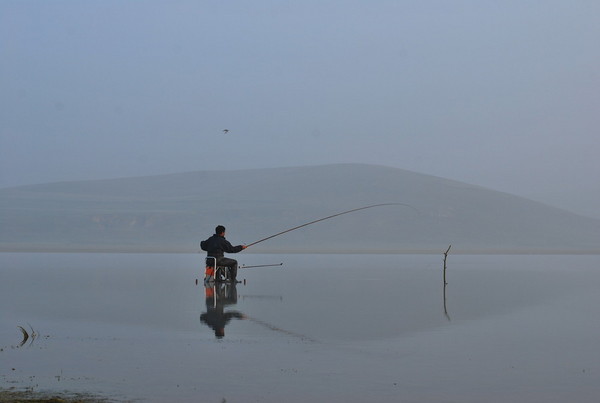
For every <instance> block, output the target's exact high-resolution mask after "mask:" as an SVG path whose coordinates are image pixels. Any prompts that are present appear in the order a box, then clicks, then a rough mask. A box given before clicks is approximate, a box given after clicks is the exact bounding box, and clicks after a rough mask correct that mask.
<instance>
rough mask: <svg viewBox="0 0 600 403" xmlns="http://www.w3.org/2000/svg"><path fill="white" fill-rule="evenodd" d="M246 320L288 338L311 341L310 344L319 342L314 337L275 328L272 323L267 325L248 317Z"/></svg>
mask: <svg viewBox="0 0 600 403" xmlns="http://www.w3.org/2000/svg"><path fill="white" fill-rule="evenodd" d="M244 319H248V320H250V321H251V322H254V323H257V324H259V325H261V326H264V327H266V328H267V329H270V330H273V331H275V332H279V333H283V334H287V335H288V336H293V337H298V338H299V339H301V340H304V341H310V342H313V343H316V342H317V341H316V340H315V339H313V338H312V337H308V336H305V335H303V334H298V333H294V332H290V331H289V330H285V329H282V328H280V327H277V326H274V325H272V324H270V323H267V322H265V321H264V320H260V319H256V318H253V317H251V316H248V315H244Z"/></svg>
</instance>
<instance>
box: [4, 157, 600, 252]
mask: <svg viewBox="0 0 600 403" xmlns="http://www.w3.org/2000/svg"><path fill="white" fill-rule="evenodd" d="M379 203H404V204H408V205H410V206H413V207H414V208H410V207H406V206H382V207H377V208H372V209H367V210H362V211H358V212H355V213H352V214H347V215H343V216H340V217H336V218H332V219H331V220H326V221H323V222H320V223H317V224H314V225H311V226H307V227H304V228H302V229H299V230H297V231H293V232H290V233H287V234H284V235H281V236H278V237H275V238H273V239H270V240H268V241H265V242H262V243H259V244H257V245H255V246H252V247H251V248H249V249H248V250H247V252H245V253H248V252H256V253H267V252H391V253H400V252H426V251H436V252H442V251H444V250H445V249H446V248H447V247H448V245H450V244H452V251H453V252H454V253H456V252H461V251H462V252H553V253H561V252H568V253H577V252H598V251H600V247H599V245H600V220H596V219H593V218H587V217H582V216H579V215H576V214H573V213H570V212H568V211H565V210H561V209H558V208H554V207H551V206H548V205H545V204H542V203H538V202H534V201H531V200H528V199H524V198H521V197H517V196H514V195H510V194H507V193H502V192H497V191H493V190H490V189H486V188H482V187H478V186H472V185H468V184H465V183H461V182H457V181H452V180H447V179H443V178H439V177H434V176H429V175H423V174H418V173H414V172H410V171H406V170H402V169H396V168H389V167H384V166H373V165H361V164H336V165H323V166H310V167H293V168H277V169H255V170H244V171H201V172H189V173H181V174H172V175H161V176H151V177H139V178H124V179H111V180H98V181H81V182H60V183H49V184H43V185H34V186H23V187H17V188H7V189H0V250H3V251H11V250H12V251H15V250H23V251H128V252H135V251H163V252H196V251H198V249H199V247H198V243H199V241H200V240H201V239H204V238H207V237H208V236H209V235H211V234H212V233H213V230H214V227H215V226H216V225H217V224H223V225H225V226H226V227H227V228H228V231H227V238H228V239H229V240H230V241H231V242H232V243H234V244H239V243H251V242H254V241H256V240H259V239H261V238H264V237H267V236H269V235H272V234H275V233H277V232H280V231H283V230H285V229H287V228H291V227H294V226H297V225H300V224H303V223H305V222H309V221H312V220H315V219H318V218H321V217H325V216H328V215H331V214H335V213H338V212H341V211H344V210H349V209H353V208H357V207H361V206H366V205H371V204H379Z"/></svg>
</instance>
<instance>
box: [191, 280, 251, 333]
mask: <svg viewBox="0 0 600 403" xmlns="http://www.w3.org/2000/svg"><path fill="white" fill-rule="evenodd" d="M205 291H206V312H205V313H203V314H202V315H200V322H202V323H205V324H206V325H208V326H209V327H210V328H212V329H213V330H214V331H215V337H216V338H217V339H222V338H223V337H224V336H225V326H226V325H227V324H228V323H229V321H230V320H231V319H232V318H236V319H244V315H243V314H242V313H240V312H238V311H227V312H225V311H224V308H225V306H227V305H235V304H236V303H237V289H236V286H235V283H231V284H230V283H226V284H219V285H217V286H215V287H208V286H206V287H205ZM215 292H216V293H215Z"/></svg>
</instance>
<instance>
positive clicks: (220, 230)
mask: <svg viewBox="0 0 600 403" xmlns="http://www.w3.org/2000/svg"><path fill="white" fill-rule="evenodd" d="M224 233H225V227H224V226H222V225H217V228H215V234H217V235H223V234H224Z"/></svg>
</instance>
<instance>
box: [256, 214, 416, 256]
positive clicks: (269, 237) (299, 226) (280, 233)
mask: <svg viewBox="0 0 600 403" xmlns="http://www.w3.org/2000/svg"><path fill="white" fill-rule="evenodd" d="M382 206H405V207H409V208H411V209H413V210H415V211H416V212H419V210H417V209H416V208H415V207H413V206H411V205H410V204H405V203H381V204H371V205H370V206H364V207H358V208H354V209H352V210H347V211H342V212H341V213H337V214H333V215H330V216H327V217H323V218H319V219H318V220H314V221H311V222H307V223H306V224H302V225H298V226H296V227H293V228H290V229H286V230H285V231H281V232H278V233H277V234H274V235H271V236H268V237H266V238H263V239H259V240H258V241H255V242H252V243H251V244H248V245H246V248H249V247H250V246H252V245H256V244H257V243H260V242H263V241H266V240H268V239H271V238H275V237H276V236H279V235H283V234H286V233H288V232H291V231H294V230H297V229H299V228H302V227H306V226H307V225H311V224H315V223H318V222H320V221H325V220H328V219H330V218H334V217H338V216H341V215H343V214H349V213H353V212H355V211H359V210H366V209H369V208H373V207H382Z"/></svg>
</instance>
